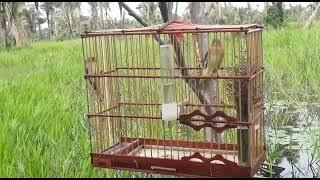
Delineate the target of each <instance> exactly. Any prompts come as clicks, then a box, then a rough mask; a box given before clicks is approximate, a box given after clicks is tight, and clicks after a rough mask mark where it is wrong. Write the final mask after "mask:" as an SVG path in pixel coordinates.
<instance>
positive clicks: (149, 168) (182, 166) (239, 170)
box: [91, 138, 265, 177]
mask: <svg viewBox="0 0 320 180" xmlns="http://www.w3.org/2000/svg"><path fill="white" fill-rule="evenodd" d="M127 140H128V139H127ZM146 142H147V143H146ZM152 142H153V140H152V139H148V140H147V141H146V140H145V139H139V138H135V139H134V138H132V139H130V141H129V142H121V143H118V144H116V145H114V146H113V147H111V148H109V149H108V150H106V151H104V152H102V153H92V154H91V163H92V165H93V166H94V167H100V168H108V169H118V170H129V171H139V172H146V173H155V174H167V175H176V176H187V177H252V176H253V175H254V174H255V173H256V172H257V170H258V167H259V166H260V165H261V163H263V162H264V160H265V153H263V154H262V155H261V156H260V158H259V160H258V162H257V163H256V164H255V166H254V167H244V166H240V165H238V164H237V163H236V162H237V161H238V160H237V159H235V157H236V156H235V153H236V151H230V150H227V149H225V150H218V149H205V148H192V144H191V148H190V147H179V146H165V145H166V144H168V143H171V144H172V143H173V142H172V141H170V140H167V141H162V143H159V142H158V145H155V144H153V143H152ZM174 142H175V143H179V142H177V141H174ZM159 144H163V145H159ZM180 144H182V145H183V144H184V142H182V141H181V142H180ZM208 144H211V143H208ZM205 145H207V144H204V145H203V146H202V147H206V146H205ZM200 147H201V146H200Z"/></svg>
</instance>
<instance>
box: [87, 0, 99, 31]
mask: <svg viewBox="0 0 320 180" xmlns="http://www.w3.org/2000/svg"><path fill="white" fill-rule="evenodd" d="M88 4H89V6H90V11H91V21H90V27H91V29H92V30H96V29H97V28H98V24H97V20H98V11H97V8H98V3H97V2H88Z"/></svg>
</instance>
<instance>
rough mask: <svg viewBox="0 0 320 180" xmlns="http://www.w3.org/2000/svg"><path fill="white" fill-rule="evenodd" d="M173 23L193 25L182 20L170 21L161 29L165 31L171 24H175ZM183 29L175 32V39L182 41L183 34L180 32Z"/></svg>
mask: <svg viewBox="0 0 320 180" xmlns="http://www.w3.org/2000/svg"><path fill="white" fill-rule="evenodd" d="M173 23H176V24H191V25H192V23H191V22H190V21H182V20H169V21H168V22H167V23H165V24H164V25H163V26H162V27H161V28H160V29H163V28H165V27H167V26H168V25H170V24H173ZM180 30H181V29H177V30H176V31H175V30H173V31H172V32H173V33H174V35H175V37H176V38H177V39H178V40H179V41H180V40H181V39H182V37H183V35H182V33H181V32H178V31H180Z"/></svg>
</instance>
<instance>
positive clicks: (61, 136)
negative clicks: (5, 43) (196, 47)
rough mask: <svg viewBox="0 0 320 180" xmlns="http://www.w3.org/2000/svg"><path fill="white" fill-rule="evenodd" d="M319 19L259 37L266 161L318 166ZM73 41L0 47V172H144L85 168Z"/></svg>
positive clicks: (307, 172) (302, 170)
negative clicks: (308, 25) (304, 27)
mask: <svg viewBox="0 0 320 180" xmlns="http://www.w3.org/2000/svg"><path fill="white" fill-rule="evenodd" d="M319 28H320V24H319V25H315V26H314V27H312V28H311V29H309V30H302V29H301V28H300V27H296V26H292V25H291V26H288V27H285V28H283V29H279V30H271V29H269V30H265V31H264V34H263V45H264V66H265V68H266V71H265V78H264V80H265V81H264V86H265V95H266V97H265V99H266V121H267V127H266V129H267V132H268V134H267V145H268V149H269V151H268V158H267V161H268V163H272V164H275V165H278V166H281V167H283V168H285V170H284V171H283V172H282V173H281V175H280V177H317V176H319V170H320V169H319V166H320V119H319V117H320V103H319V100H320V78H319V75H320V49H319V48H320V46H319V42H320V31H319ZM82 58H83V57H82V49H81V40H80V39H76V40H69V41H63V42H56V41H42V42H34V43H32V44H31V45H30V46H29V47H26V48H22V49H10V50H8V51H6V50H3V49H2V50H0V122H1V126H0V162H1V163H0V177H141V176H142V177H144V176H145V175H142V174H139V173H130V172H127V171H121V172H116V171H113V170H103V169H96V168H92V167H91V164H90V158H89V153H90V141H89V140H90V139H89V136H88V125H87V118H86V113H87V107H86V103H87V100H86V90H85V80H84V78H83V74H84V69H83V59H82Z"/></svg>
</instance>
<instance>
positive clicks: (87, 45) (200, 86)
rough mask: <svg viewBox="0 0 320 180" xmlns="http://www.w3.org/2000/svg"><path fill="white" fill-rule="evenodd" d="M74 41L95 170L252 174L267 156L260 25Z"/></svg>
mask: <svg viewBox="0 0 320 180" xmlns="http://www.w3.org/2000/svg"><path fill="white" fill-rule="evenodd" d="M81 37H82V44H83V56H84V65H85V79H86V82H87V90H88V120H89V125H90V126H89V128H90V142H91V151H92V153H91V162H92V165H93V166H94V167H100V168H109V169H120V170H131V171H140V172H149V173H158V174H170V175H178V176H191V177H247V176H253V175H254V174H255V173H256V171H257V170H258V167H259V166H260V165H261V164H262V162H263V161H264V160H265V152H266V148H265V137H264V136H265V132H264V99H263V52H262V27H261V26H259V25H256V24H252V25H195V24H191V23H188V22H169V23H166V24H160V25H155V26H150V27H143V28H134V29H115V30H103V31H90V32H85V33H83V34H82V35H81ZM212 42H219V43H212ZM218 45H219V48H217V47H216V46H218ZM221 52H222V53H221ZM218 53H220V55H221V57H222V61H221V64H219V65H212V63H211V62H214V61H217V59H218V56H217V54H218ZM219 57H220V56H219ZM220 59H221V58H220ZM213 64H214V63H213ZM211 66H212V67H213V66H217V67H216V69H217V71H215V72H212V73H211V74H210V73H209V75H208V74H205V73H204V72H205V69H207V71H210V72H211V71H213V70H212V68H211V70H208V68H209V67H211ZM209 69H210V68H209Z"/></svg>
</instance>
